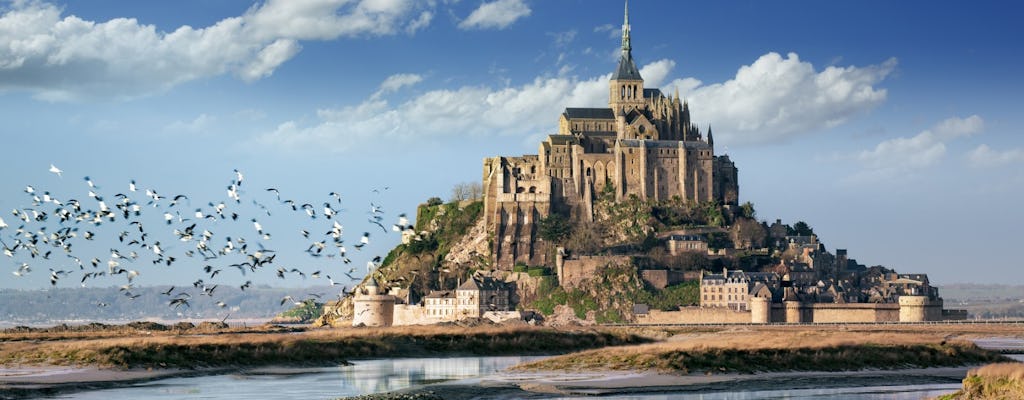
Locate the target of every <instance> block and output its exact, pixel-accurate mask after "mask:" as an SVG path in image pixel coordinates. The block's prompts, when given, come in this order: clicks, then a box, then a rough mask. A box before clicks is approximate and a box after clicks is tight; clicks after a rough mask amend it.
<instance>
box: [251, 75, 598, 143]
mask: <svg viewBox="0 0 1024 400" xmlns="http://www.w3.org/2000/svg"><path fill="white" fill-rule="evenodd" d="M610 77H611V75H610V74H608V75H604V76H600V77H597V78H592V79H584V80H581V79H579V78H576V77H558V78H547V79H543V78H537V79H535V80H533V81H532V82H530V83H527V84H524V85H522V86H519V87H504V88H498V89H493V88H489V87H484V86H463V87H461V88H457V89H450V90H433V91H429V92H426V93H423V94H420V95H418V96H415V97H413V98H411V99H409V100H407V101H405V102H403V103H401V104H398V105H392V104H390V103H389V102H387V101H386V100H382V99H380V96H379V95H377V94H374V95H372V96H370V98H368V99H367V100H365V101H363V102H362V103H360V104H358V105H355V106H348V107H342V108H340V109H331V110H318V111H317V117H318V119H319V121H318V122H317V123H315V124H314V125H312V126H302V125H301V124H300V123H298V122H295V121H289V122H285V123H283V124H280V125H279V126H278V127H277V128H276V129H275V130H274V131H273V132H270V133H267V134H265V135H263V136H262V137H261V138H260V142H261V143H263V144H264V145H267V146H271V147H276V148H288V147H290V148H294V149H309V148H311V147H313V146H315V148H320V149H322V150H327V151H334V152H341V151H345V150H349V149H351V148H353V147H357V146H359V145H361V144H363V143H364V142H366V141H370V140H380V139H381V138H384V137H387V138H390V139H398V140H413V139H415V138H420V139H423V138H431V139H436V138H438V137H460V136H485V135H528V134H534V133H537V132H546V133H555V132H554V129H555V127H556V124H557V118H558V113H559V112H561V110H562V108H564V107H565V106H566V105H571V106H574V107H600V106H604V105H607V96H608V79H609V78H610ZM411 80H414V79H409V78H396V77H390V78H388V79H387V80H385V82H384V83H382V84H381V89H382V90H383V88H384V87H385V86H388V85H391V86H393V84H394V83H396V82H399V81H411ZM389 82H390V83H389ZM378 93H379V92H378Z"/></svg>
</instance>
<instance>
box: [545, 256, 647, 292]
mask: <svg viewBox="0 0 1024 400" xmlns="http://www.w3.org/2000/svg"><path fill="white" fill-rule="evenodd" d="M629 262H630V260H629V257H626V256H580V257H579V258H575V259H568V260H562V266H561V268H557V269H556V270H559V271H561V273H562V276H559V277H558V282H559V285H561V286H562V287H563V288H566V289H570V288H575V287H577V286H578V285H579V284H580V283H582V282H583V281H585V280H587V279H590V278H591V277H593V276H594V275H595V274H597V270H598V268H601V267H603V266H605V265H609V264H615V265H626V264H629Z"/></svg>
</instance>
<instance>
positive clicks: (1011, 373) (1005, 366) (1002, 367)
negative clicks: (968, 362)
mask: <svg viewBox="0 0 1024 400" xmlns="http://www.w3.org/2000/svg"><path fill="white" fill-rule="evenodd" d="M968 375H976V376H980V377H985V378H1006V379H1010V380H1015V381H1018V382H1021V383H1022V384H1024V363H1019V362H1008V363H995V364H989V365H986V366H984V367H981V368H978V369H975V370H971V372H970V373H969V374H968Z"/></svg>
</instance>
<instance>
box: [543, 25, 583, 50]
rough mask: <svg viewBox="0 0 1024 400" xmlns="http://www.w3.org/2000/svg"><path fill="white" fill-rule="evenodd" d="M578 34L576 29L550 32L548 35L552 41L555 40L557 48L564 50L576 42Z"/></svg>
mask: <svg viewBox="0 0 1024 400" xmlns="http://www.w3.org/2000/svg"><path fill="white" fill-rule="evenodd" d="M576 33H577V32H576V30H575V29H570V30H568V31H565V32H548V34H547V35H548V36H551V39H552V40H554V45H555V48H562V47H566V46H568V45H569V44H571V43H572V42H573V40H576Z"/></svg>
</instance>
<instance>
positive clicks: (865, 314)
mask: <svg viewBox="0 0 1024 400" xmlns="http://www.w3.org/2000/svg"><path fill="white" fill-rule="evenodd" d="M804 308H806V309H809V310H810V317H811V319H810V320H809V321H804V322H819V323H829V322H899V320H900V319H899V315H900V312H899V310H900V306H899V305H898V304H891V303H889V304H875V303H848V304H826V303H815V304H809V305H804Z"/></svg>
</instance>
